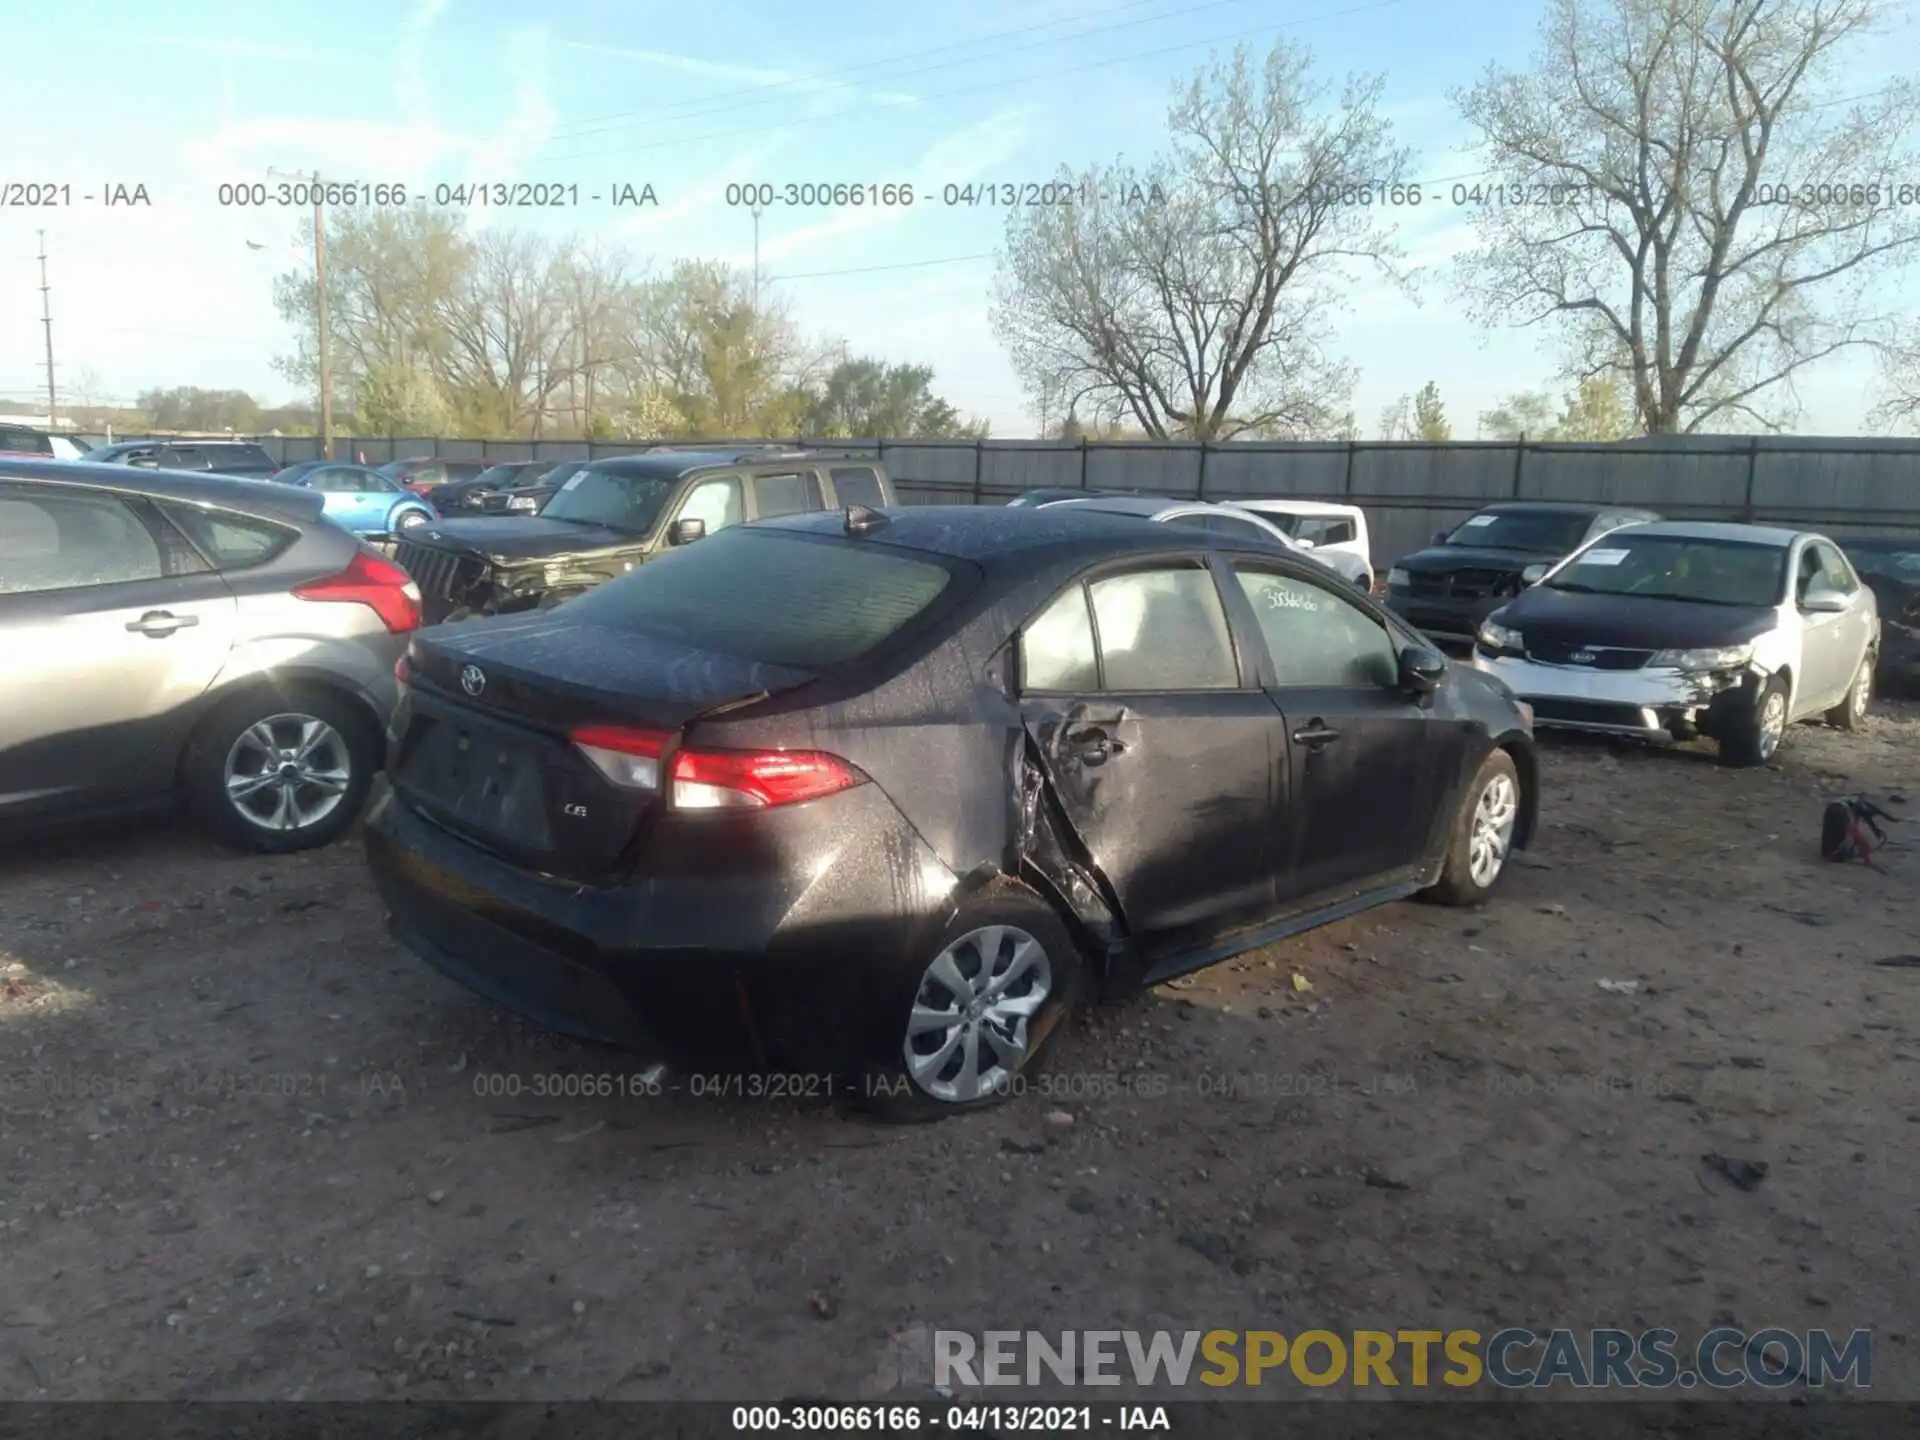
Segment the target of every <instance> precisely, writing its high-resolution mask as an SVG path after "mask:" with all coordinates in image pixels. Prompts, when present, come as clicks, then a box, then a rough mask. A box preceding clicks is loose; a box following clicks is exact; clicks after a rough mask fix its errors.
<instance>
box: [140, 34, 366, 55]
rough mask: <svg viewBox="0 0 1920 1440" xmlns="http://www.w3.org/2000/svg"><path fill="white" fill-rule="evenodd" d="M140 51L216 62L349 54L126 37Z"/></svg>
mask: <svg viewBox="0 0 1920 1440" xmlns="http://www.w3.org/2000/svg"><path fill="white" fill-rule="evenodd" d="M121 39H122V43H125V44H127V45H130V46H133V47H135V48H138V49H143V50H144V49H157V50H185V51H188V52H190V53H191V54H195V55H206V56H209V57H211V58H213V59H216V60H343V59H345V58H346V55H345V52H343V51H340V50H333V49H328V48H326V47H324V46H320V45H289V44H287V43H285V42H284V41H279V40H239V39H214V38H210V37H206V36H197V35H140V36H133V35H129V36H123V37H121Z"/></svg>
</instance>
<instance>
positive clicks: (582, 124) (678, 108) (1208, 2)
mask: <svg viewBox="0 0 1920 1440" xmlns="http://www.w3.org/2000/svg"><path fill="white" fill-rule="evenodd" d="M1163 3H1165V0H1128V3H1127V4H1124V5H1115V6H1110V7H1107V8H1105V9H1101V10H1092V11H1087V12H1085V13H1084V14H1081V15H1068V16H1062V17H1061V18H1060V19H1057V20H1045V21H1042V22H1040V23H1039V24H1037V25H1025V26H1021V27H1020V28H1019V29H1015V30H1005V31H999V32H989V33H988V34H986V35H983V36H979V37H977V38H975V39H973V40H963V41H958V42H955V43H953V44H948V45H937V46H935V47H933V48H932V49H931V50H913V51H909V52H907V53H906V54H905V55H896V56H893V57H892V58H891V59H888V60H868V61H862V62H861V63H859V64H856V65H850V66H847V67H845V68H844V69H841V70H836V71H829V72H827V73H826V74H824V75H818V76H807V77H806V78H804V79H793V80H780V81H775V82H773V83H771V84H767V85H755V86H750V87H748V88H746V89H744V90H738V91H734V92H732V95H733V96H734V97H736V103H733V104H724V105H711V104H709V103H708V102H709V101H711V100H714V99H727V98H728V92H726V91H722V92H720V94H719V95H717V96H708V97H706V98H705V99H704V100H698V101H695V100H688V101H682V102H681V103H679V104H677V105H671V106H667V107H664V108H663V109H659V110H621V111H615V112H613V113H612V114H608V115H589V116H586V117H584V118H582V119H580V120H577V121H574V122H571V123H569V124H566V125H562V126H559V127H558V128H557V129H556V130H555V131H554V138H557V139H562V140H569V139H576V138H584V137H585V136H588V135H598V134H604V133H606V132H607V131H609V130H619V129H624V128H626V127H627V126H628V125H630V124H635V123H658V122H659V121H661V120H691V119H698V118H699V117H701V116H704V115H721V114H726V113H729V112H731V111H736V110H752V109H757V108H759V107H761V106H764V105H777V104H780V103H782V102H783V101H785V100H788V99H796V98H799V96H800V95H803V94H806V93H808V92H807V88H806V87H808V86H809V85H813V84H818V83H819V82H821V81H833V80H839V79H844V78H845V77H846V76H849V75H854V74H857V73H858V72H860V71H863V70H875V69H884V70H885V71H886V73H887V76H888V78H890V79H891V78H894V77H900V78H904V77H906V76H910V75H925V74H930V73H933V72H935V71H941V70H953V69H958V68H959V67H961V66H963V65H979V64H982V63H984V62H986V61H989V60H999V59H1004V58H1005V57H1006V56H1008V55H1014V54H1018V53H1020V52H1021V51H1025V50H1038V49H1044V48H1045V47H1046V46H1049V45H1060V44H1064V43H1065V42H1067V41H1070V40H1085V39H1087V38H1089V37H1091V36H1094V35H1109V34H1112V33H1114V32H1115V31H1119V30H1130V29H1133V28H1134V27H1136V26H1140V25H1152V24H1155V23H1157V22H1159V21H1162V20H1186V19H1188V18H1190V17H1191V16H1194V15H1197V14H1199V13H1200V12H1202V11H1204V10H1218V9H1220V8H1222V7H1223V6H1227V5H1244V4H1247V3H1249V0H1202V3H1201V4H1198V5H1185V6H1181V7H1179V8H1176V9H1173V10H1169V11H1166V12H1164V13H1162V14H1159V15H1146V16H1142V17H1141V18H1139V19H1137V20H1122V21H1119V22H1116V23H1114V24H1111V25H1096V26H1092V27H1089V28H1088V29H1085V30H1075V31H1071V32H1069V33H1067V34H1065V35H1051V36H1048V37H1046V38H1045V39H1041V40H1029V41H1027V42H1026V43H1025V44H1021V45H1011V46H1005V47H1002V48H999V49H996V50H991V51H988V52H987V53H986V54H983V55H972V56H968V57H966V58H965V59H960V60H946V61H941V62H940V63H938V64H934V65H920V66H916V67H914V68H912V69H908V70H901V69H897V68H894V67H897V66H898V65H899V63H900V62H901V61H903V60H916V59H920V58H922V57H924V56H928V55H940V54H944V53H946V52H948V51H951V50H964V49H967V48H969V47H970V46H974V45H982V44H986V43H987V42H988V41H990V40H994V39H997V38H1012V37H1016V36H1020V35H1027V34H1032V33H1033V32H1034V31H1037V30H1047V29H1051V28H1053V27H1054V26H1056V25H1068V24H1072V23H1073V22H1074V21H1076V20H1089V19H1092V18H1094V17H1095V16H1099V15H1103V14H1120V13H1122V12H1124V11H1128V10H1137V9H1139V8H1140V7H1141V6H1142V5H1158V4H1163ZM791 87H799V89H798V91H797V93H796V94H794V95H773V96H769V97H768V98H766V99H761V100H744V99H738V98H737V97H740V96H748V95H757V94H762V93H764V92H766V91H770V90H784V89H788V88H791ZM931 98H938V97H931ZM903 103H912V102H903ZM692 106H698V107H702V108H689V107H692ZM674 112H679V113H674Z"/></svg>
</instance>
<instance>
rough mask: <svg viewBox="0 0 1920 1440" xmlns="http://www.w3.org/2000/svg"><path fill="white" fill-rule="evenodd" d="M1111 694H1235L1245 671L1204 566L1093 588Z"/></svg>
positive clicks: (1132, 575) (1116, 578) (1118, 578)
mask: <svg viewBox="0 0 1920 1440" xmlns="http://www.w3.org/2000/svg"><path fill="white" fill-rule="evenodd" d="M1087 592H1088V595H1089V597H1090V599H1091V600H1092V602H1093V623H1094V629H1095V633H1096V635H1097V636H1098V638H1099V644H1100V670H1101V677H1102V679H1103V680H1104V681H1105V686H1104V688H1105V689H1107V690H1233V689H1237V688H1238V687H1239V684H1240V670H1239V666H1238V665H1237V664H1236V662H1235V660H1234V656H1233V636H1232V632H1231V631H1230V630H1229V629H1228V628H1227V614H1226V611H1225V610H1224V609H1223V608H1222V607H1221V605H1220V592H1219V590H1218V589H1217V588H1216V587H1215V585H1214V583H1213V575H1212V573H1211V572H1210V571H1208V570H1205V569H1202V568H1201V567H1199V566H1185V567H1181V568H1178V569H1174V568H1169V569H1164V570H1136V571H1132V572H1129V573H1127V574H1124V575H1112V576H1108V577H1107V578H1106V579H1103V580H1096V581H1094V582H1093V583H1092V584H1091V585H1089V586H1088V587H1087Z"/></svg>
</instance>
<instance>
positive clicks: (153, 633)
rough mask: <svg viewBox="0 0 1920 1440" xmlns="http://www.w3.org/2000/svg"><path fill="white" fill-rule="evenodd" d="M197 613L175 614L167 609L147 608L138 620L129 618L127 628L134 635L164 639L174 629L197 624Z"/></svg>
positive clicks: (198, 618) (198, 620) (183, 628)
mask: <svg viewBox="0 0 1920 1440" xmlns="http://www.w3.org/2000/svg"><path fill="white" fill-rule="evenodd" d="M199 623H200V617H199V616H197V615H175V614H173V613H172V612H171V611H168V610H149V611H148V612H147V613H146V614H144V615H142V616H141V617H140V618H139V619H138V620H129V621H128V622H127V629H128V630H130V631H132V632H133V633H134V634H136V635H145V636H147V637H148V638H150V639H153V640H164V639H166V638H167V636H169V635H171V634H173V632H174V631H176V630H185V629H187V628H188V627H189V626H192V625H198V624H199Z"/></svg>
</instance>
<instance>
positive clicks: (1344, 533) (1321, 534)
mask: <svg viewBox="0 0 1920 1440" xmlns="http://www.w3.org/2000/svg"><path fill="white" fill-rule="evenodd" d="M1293 536H1294V538H1295V539H1296V540H1305V541H1306V542H1307V543H1308V544H1310V545H1344V544H1346V543H1347V542H1348V541H1349V540H1351V539H1353V521H1351V520H1333V519H1322V518H1320V517H1318V516H1311V515H1310V516H1305V517H1303V518H1302V519H1301V521H1300V524H1299V525H1298V526H1297V527H1296V528H1295V529H1294V531H1293Z"/></svg>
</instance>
